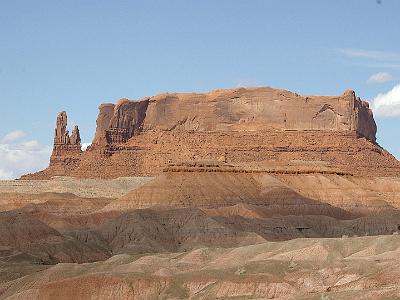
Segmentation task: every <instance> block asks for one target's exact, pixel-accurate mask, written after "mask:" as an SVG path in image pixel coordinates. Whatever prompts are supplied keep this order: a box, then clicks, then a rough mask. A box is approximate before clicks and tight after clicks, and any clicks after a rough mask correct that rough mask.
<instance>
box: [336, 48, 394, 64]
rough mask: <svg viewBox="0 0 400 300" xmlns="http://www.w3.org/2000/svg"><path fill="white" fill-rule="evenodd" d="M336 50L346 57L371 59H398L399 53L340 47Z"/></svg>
mask: <svg viewBox="0 0 400 300" xmlns="http://www.w3.org/2000/svg"><path fill="white" fill-rule="evenodd" d="M338 51H339V52H340V53H341V54H343V55H344V56H347V57H354V58H364V59H372V60H390V61H400V53H397V52H388V51H375V50H365V49H349V48H340V49H338Z"/></svg>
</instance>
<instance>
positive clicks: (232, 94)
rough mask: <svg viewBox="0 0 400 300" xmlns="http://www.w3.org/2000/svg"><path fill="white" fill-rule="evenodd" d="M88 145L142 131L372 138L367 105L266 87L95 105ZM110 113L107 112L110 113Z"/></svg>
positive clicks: (349, 97) (351, 96)
mask: <svg viewBox="0 0 400 300" xmlns="http://www.w3.org/2000/svg"><path fill="white" fill-rule="evenodd" d="M99 110H100V112H99V117H98V122H97V129H96V136H95V139H94V140H93V144H98V143H99V140H100V139H101V137H104V136H105V137H106V139H105V140H106V141H107V143H109V144H118V143H125V142H126V141H127V140H129V139H130V138H132V137H133V136H134V135H137V134H139V133H141V132H143V131H148V130H163V131H189V132H190V131H197V132H198V131H200V132H204V131H257V130H281V131H285V130H297V131H304V130H317V131H352V132H356V133H357V134H359V135H360V136H363V137H366V138H367V139H369V140H371V141H372V142H375V140H376V138H375V134H376V125H375V122H374V119H373V116H372V112H371V110H370V109H369V107H368V103H366V102H364V101H362V100H361V99H360V98H357V97H356V96H355V93H354V91H346V92H345V93H344V94H343V95H341V96H337V97H326V96H309V97H302V96H300V95H298V94H294V93H291V92H288V91H283V90H274V89H272V88H268V87H264V88H256V89H244V88H241V89H233V90H217V91H212V92H209V93H206V94H162V95H158V96H154V97H151V98H146V99H144V100H141V101H131V100H127V99H121V100H120V101H119V102H118V103H117V105H115V106H113V105H110V104H105V105H102V106H100V109H99ZM111 113H112V116H111Z"/></svg>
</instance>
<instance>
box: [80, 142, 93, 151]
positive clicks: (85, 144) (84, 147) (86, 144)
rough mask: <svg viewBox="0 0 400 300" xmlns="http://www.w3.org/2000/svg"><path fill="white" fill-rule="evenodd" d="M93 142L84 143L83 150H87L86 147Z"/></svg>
mask: <svg viewBox="0 0 400 300" xmlns="http://www.w3.org/2000/svg"><path fill="white" fill-rule="evenodd" d="M91 144H92V143H82V151H86V149H87V148H88V147H89V146H90V145H91Z"/></svg>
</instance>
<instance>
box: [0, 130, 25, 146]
mask: <svg viewBox="0 0 400 300" xmlns="http://www.w3.org/2000/svg"><path fill="white" fill-rule="evenodd" d="M25 136H26V132H25V131H22V130H14V131H11V132H10V133H8V134H6V136H5V137H4V138H3V139H2V140H1V141H2V142H3V143H13V142H16V141H18V140H20V139H21V138H23V137H25Z"/></svg>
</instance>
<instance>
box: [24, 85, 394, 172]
mask: <svg viewBox="0 0 400 300" xmlns="http://www.w3.org/2000/svg"><path fill="white" fill-rule="evenodd" d="M96 123H97V127H96V133H95V136H94V138H93V141H92V144H91V146H89V148H88V149H87V150H86V151H81V139H80V134H79V129H78V127H75V128H74V130H73V132H72V134H71V135H70V134H69V132H68V131H67V114H66V113H65V112H61V113H60V114H59V115H58V117H57V126H56V129H55V137H54V149H53V153H52V155H51V159H50V165H49V167H48V168H47V169H45V170H43V171H40V172H38V173H35V174H28V175H24V176H22V178H21V179H49V178H51V177H53V176H74V177H80V178H104V179H110V178H118V177H127V176H155V175H159V174H161V173H162V172H163V171H169V172H172V171H175V172H180V171H190V170H196V171H213V172H219V171H221V172H222V171H224V172H267V173H274V174H302V173H304V174H310V173H312V174H314V173H323V174H338V175H356V176H367V177H368V176H397V175H398V174H399V173H400V163H399V161H398V160H397V159H396V158H394V157H393V156H392V155H391V154H390V153H389V152H388V151H386V150H385V149H383V148H382V147H380V146H379V145H378V144H377V143H376V132H377V127H376V124H375V121H374V118H373V114H372V111H371V109H370V108H369V105H368V103H367V102H366V101H362V100H361V99H360V98H359V97H357V96H356V95H355V92H354V91H350V90H349V91H345V92H344V93H343V94H342V95H340V96H300V95H298V94H296V93H292V92H289V91H286V90H277V89H272V88H270V87H260V88H238V89H226V90H215V91H211V92H208V93H204V94H200V93H188V94H161V95H157V96H153V97H147V98H145V99H143V100H128V99H121V100H119V101H118V102H117V104H109V103H106V104H102V105H100V107H99V114H98V117H97V121H96ZM204 162H208V163H204ZM210 163H211V165H210ZM201 166H203V167H204V166H206V168H202V167H201Z"/></svg>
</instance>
